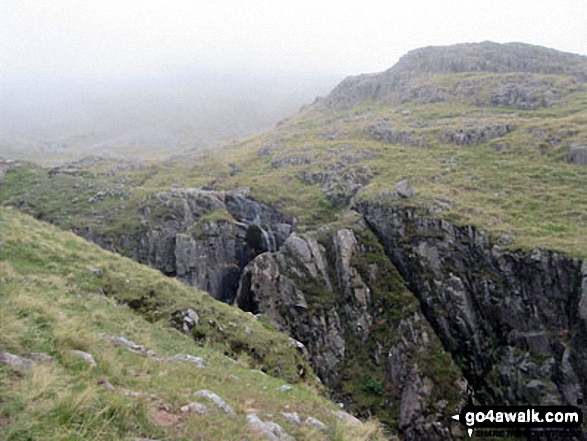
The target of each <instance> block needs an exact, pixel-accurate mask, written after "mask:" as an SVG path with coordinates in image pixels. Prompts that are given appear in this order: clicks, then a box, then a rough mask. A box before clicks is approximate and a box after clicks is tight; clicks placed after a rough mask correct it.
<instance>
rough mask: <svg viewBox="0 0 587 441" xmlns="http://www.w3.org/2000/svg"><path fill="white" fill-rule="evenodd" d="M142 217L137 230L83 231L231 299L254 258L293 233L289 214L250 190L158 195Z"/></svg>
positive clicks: (142, 208) (143, 208)
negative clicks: (254, 196) (126, 232)
mask: <svg viewBox="0 0 587 441" xmlns="http://www.w3.org/2000/svg"><path fill="white" fill-rule="evenodd" d="M138 216H139V217H140V219H141V225H142V226H141V228H140V231H139V232H136V233H133V234H129V235H121V234H120V233H113V234H111V235H106V234H103V233H100V234H96V233H94V232H93V231H92V230H91V229H86V230H84V231H79V232H78V233H79V234H80V235H82V236H84V237H86V238H87V239H90V240H92V241H94V242H96V243H97V244H98V245H100V246H101V247H103V248H105V249H108V250H112V251H116V252H119V253H121V254H124V255H126V256H128V257H131V258H132V259H134V260H136V261H138V262H140V263H144V264H147V265H150V266H152V267H154V268H156V269H158V270H160V271H161V272H163V273H164V274H166V275H168V276H175V277H177V278H178V279H179V280H181V281H183V282H184V283H186V284H188V285H192V286H196V287H198V288H200V289H203V290H205V291H207V292H209V293H210V295H212V296H213V297H214V298H216V299H219V300H222V301H224V302H228V303H231V302H232V301H233V299H234V296H235V295H236V291H237V288H238V283H239V279H240V274H241V272H242V269H243V268H244V267H245V266H246V265H247V263H248V262H249V261H250V260H251V258H253V257H254V256H256V255H257V254H259V253H262V252H265V251H274V250H276V249H277V248H278V247H279V246H280V245H281V244H282V243H283V241H284V240H285V239H286V238H287V237H288V236H289V234H290V233H291V224H290V223H287V221H286V220H285V219H284V218H283V216H281V215H280V214H279V213H278V212H277V211H275V210H274V209H272V208H271V207H269V206H267V205H265V204H262V203H259V202H257V201H255V200H253V199H251V198H249V197H248V196H247V191H246V189H240V190H235V191H231V192H219V191H206V190H200V189H177V190H173V191H170V192H162V193H155V194H153V195H150V196H149V197H147V198H146V199H145V200H143V202H142V203H141V206H140V208H139V213H138Z"/></svg>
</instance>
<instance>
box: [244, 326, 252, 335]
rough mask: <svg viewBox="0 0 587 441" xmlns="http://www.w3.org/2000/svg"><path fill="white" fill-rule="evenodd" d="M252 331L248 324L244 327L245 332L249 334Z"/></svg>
mask: <svg viewBox="0 0 587 441" xmlns="http://www.w3.org/2000/svg"><path fill="white" fill-rule="evenodd" d="M252 333H253V331H251V328H249V327H248V326H247V327H245V334H247V335H251V334H252Z"/></svg>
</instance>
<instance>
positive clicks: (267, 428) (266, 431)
mask: <svg viewBox="0 0 587 441" xmlns="http://www.w3.org/2000/svg"><path fill="white" fill-rule="evenodd" d="M247 423H248V424H249V425H250V426H251V427H252V428H253V429H254V430H257V431H258V432H261V433H262V434H263V435H265V438H267V439H268V440H270V441H295V440H294V438H292V437H291V436H289V435H288V434H287V433H286V432H285V431H284V430H283V428H282V427H281V426H280V425H279V424H276V423H274V422H272V421H267V422H264V421H262V420H261V419H260V418H259V417H258V416H257V415H254V414H250V415H247Z"/></svg>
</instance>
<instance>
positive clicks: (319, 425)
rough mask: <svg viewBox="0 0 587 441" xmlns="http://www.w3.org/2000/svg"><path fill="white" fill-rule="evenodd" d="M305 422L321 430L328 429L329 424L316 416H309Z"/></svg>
mask: <svg viewBox="0 0 587 441" xmlns="http://www.w3.org/2000/svg"><path fill="white" fill-rule="evenodd" d="M304 424H306V425H308V426H313V427H316V428H318V429H320V430H327V429H328V426H327V425H326V424H324V423H323V422H322V421H320V420H317V419H316V418H314V417H308V418H306V419H305V420H304Z"/></svg>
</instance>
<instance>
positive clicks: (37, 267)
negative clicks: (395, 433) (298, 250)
mask: <svg viewBox="0 0 587 441" xmlns="http://www.w3.org/2000/svg"><path fill="white" fill-rule="evenodd" d="M92 268H99V269H101V270H102V272H103V274H102V276H101V277H98V276H95V275H94V274H92V271H91V269H92ZM104 293H105V294H104ZM137 300H139V302H138V303H137V302H136V301H137ZM129 305H131V306H133V307H134V309H133V308H131V307H130V306H129ZM137 305H139V306H140V307H136V306H137ZM187 307H191V308H193V309H194V310H196V311H197V312H198V314H199V315H200V318H201V319H202V324H201V325H200V326H199V327H197V328H196V329H199V330H200V331H202V332H203V334H204V335H205V336H204V338H203V340H201V341H200V342H199V343H200V344H199V345H197V344H196V343H195V342H194V341H193V340H192V339H190V338H189V337H188V336H186V335H185V334H183V333H181V332H179V331H177V330H175V329H174V328H173V327H172V326H171V316H172V315H173V313H174V312H175V311H177V310H182V309H184V308H187ZM210 321H211V322H212V323H213V324H211V322H210ZM220 327H222V329H223V330H220ZM245 327H248V328H249V329H250V330H251V334H250V335H249V334H247V333H246V332H244V329H245ZM100 332H104V333H107V334H109V335H123V336H125V337H126V338H128V339H130V340H132V341H134V342H136V343H138V344H142V345H144V346H145V347H146V348H147V349H151V350H154V351H156V352H157V355H158V356H159V357H164V356H171V355H175V354H177V353H185V354H190V355H194V356H200V357H203V358H204V359H205V360H206V361H207V362H208V366H207V367H206V368H204V369H198V368H194V367H193V365H190V364H188V363H165V362H164V363H160V362H156V361H154V360H153V359H152V358H147V357H142V356H140V355H137V354H133V353H130V352H129V351H126V350H124V349H121V348H117V347H115V346H113V345H112V344H111V343H110V342H109V341H108V340H105V339H102V338H100V337H99V335H98V334H99V333H100ZM72 349H76V350H83V351H86V352H89V353H91V354H92V355H93V356H94V358H95V359H96V362H97V366H96V367H95V368H91V367H89V366H88V365H86V364H85V363H84V362H82V361H81V360H80V359H78V358H76V357H74V356H72V355H71V354H69V352H68V351H69V350H72ZM0 350H2V351H8V352H11V353H15V354H24V353H26V352H43V353H46V354H48V355H51V356H53V357H54V358H55V359H56V360H57V361H56V362H55V363H48V364H42V363H39V364H37V365H35V366H34V367H33V368H31V369H24V368H13V367H10V366H8V365H0V438H1V439H3V440H28V439H35V440H37V439H39V440H41V439H47V440H49V439H50V440H72V439H76V440H78V439H84V440H118V439H134V438H135V437H145V438H152V439H202V440H205V439H218V440H230V439H242V438H243V437H245V436H246V437H247V438H248V439H251V440H253V439H254V440H261V439H263V437H262V436H261V435H258V434H254V433H252V432H251V430H250V429H248V428H247V426H246V423H245V421H246V415H247V414H248V413H252V412H256V413H258V414H259V416H260V417H261V418H262V419H264V420H267V419H269V418H268V417H266V416H265V414H266V413H270V414H273V415H274V417H273V420H274V421H275V422H277V423H279V424H281V425H282V426H283V427H284V428H285V430H286V431H287V432H288V433H290V434H291V435H292V436H294V437H296V439H340V440H352V439H357V440H358V439H364V440H367V439H382V438H381V437H382V435H381V432H380V429H378V428H377V426H376V425H374V424H372V423H368V424H366V425H365V426H364V427H362V428H349V427H347V426H344V425H343V424H342V423H340V422H339V420H337V418H336V417H335V416H334V415H332V414H331V413H330V410H335V406H334V405H333V404H332V403H330V402H328V401H327V400H326V399H324V398H322V397H321V396H320V394H319V391H320V390H321V387H320V386H319V385H318V384H317V383H316V380H315V377H314V376H313V374H312V372H311V370H310V368H309V367H308V366H307V365H306V364H305V362H304V361H303V360H301V359H300V358H299V356H298V355H297V354H296V352H295V350H294V349H293V348H292V347H291V346H290V344H289V341H288V338H287V337H286V336H284V335H282V334H279V333H277V332H274V331H272V330H269V329H267V327H266V326H264V325H263V324H262V323H261V322H259V321H257V320H255V319H254V318H253V317H251V316H249V315H247V314H244V313H243V312H241V311H239V310H238V309H236V308H234V307H230V306H228V305H225V304H222V303H219V302H216V301H214V300H213V299H212V298H210V297H209V296H208V295H207V294H204V293H201V292H198V291H196V290H195V289H192V288H188V287H186V286H184V285H182V284H181V283H179V282H177V281H175V280H173V279H168V278H165V277H164V276H162V275H161V274H159V273H158V272H157V271H154V270H151V269H149V268H145V267H143V266H141V265H139V264H136V263H134V262H132V261H130V260H129V259H126V258H123V257H120V256H116V255H113V254H110V253H108V252H105V251H103V250H101V249H99V248H98V247H97V246H95V245H93V244H89V243H86V242H84V241H83V240H82V239H80V238H78V237H77V236H74V235H73V234H71V233H65V232H61V231H60V230H58V229H57V228H55V227H53V226H50V225H47V224H44V223H41V222H38V221H36V220H34V219H32V218H30V217H28V216H25V215H22V214H20V213H18V212H17V211H16V210H7V209H0ZM300 366H304V370H305V372H306V375H305V378H303V379H302V378H300V377H299V376H298V373H297V370H298V368H299V367H300ZM252 368H255V369H261V370H264V371H266V372H268V373H270V374H271V375H269V376H265V375H262V374H260V373H258V372H253V371H251V369H252ZM279 377H280V378H279ZM100 380H108V381H109V382H110V383H111V384H112V385H114V386H115V387H116V388H117V389H118V391H115V392H111V391H108V390H106V389H105V388H104V387H102V386H100V385H99V384H98V382H99V381H100ZM284 382H289V383H291V384H294V390H293V391H292V392H289V393H283V392H278V391H276V388H277V387H279V386H281V385H282V384H284ZM122 389H129V390H133V391H137V392H144V393H149V394H154V395H156V396H157V397H158V398H159V399H160V401H159V400H156V401H151V400H148V399H140V398H134V397H127V396H124V394H122V393H121V392H120V390H122ZM200 389H209V390H212V391H214V392H216V393H217V394H218V395H220V396H221V397H222V398H223V399H224V400H225V401H226V402H227V403H228V404H229V405H230V406H231V407H233V409H234V410H235V412H236V415H235V416H234V417H227V416H225V415H224V414H222V413H221V412H220V411H213V412H211V413H210V414H208V415H205V416H195V414H183V413H181V412H180V411H179V408H180V407H181V406H183V405H185V404H187V403H189V402H191V401H195V400H196V397H195V396H194V395H193V393H194V392H195V391H197V390H200ZM163 403H164V404H166V405H167V406H168V408H167V410H162V407H161V406H162V405H163ZM294 411H296V412H298V413H299V414H300V415H303V416H314V417H316V418H318V419H320V420H321V421H323V422H325V423H326V424H328V425H329V426H330V429H329V431H327V432H325V433H324V434H322V433H316V431H314V430H312V429H310V428H309V427H308V426H299V427H298V426H294V425H292V424H291V423H289V422H287V420H285V419H284V418H283V417H282V416H281V414H280V412H294ZM163 417H165V418H166V419H167V420H168V421H171V423H170V425H166V424H164V423H165V419H163V420H162V418H163ZM194 436H195V437H196V438H194Z"/></svg>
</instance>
